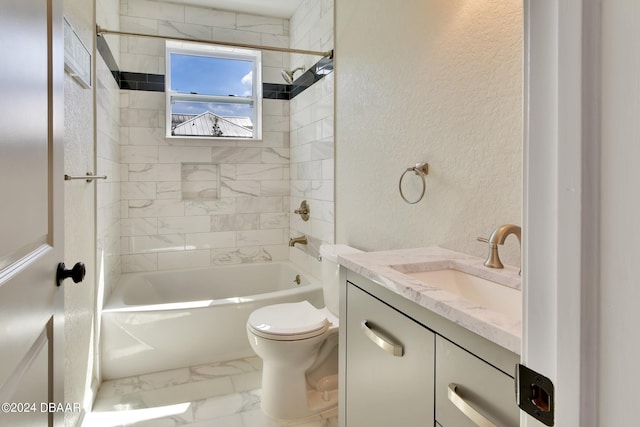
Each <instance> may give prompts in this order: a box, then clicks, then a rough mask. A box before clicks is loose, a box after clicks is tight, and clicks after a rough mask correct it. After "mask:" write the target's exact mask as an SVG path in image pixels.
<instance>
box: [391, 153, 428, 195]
mask: <svg viewBox="0 0 640 427" xmlns="http://www.w3.org/2000/svg"><path fill="white" fill-rule="evenodd" d="M408 172H415V174H416V175H418V176H419V177H420V178H422V192H421V193H420V196H419V197H418V199H417V200H415V201H413V202H412V201H409V200H407V198H406V197H405V196H404V193H403V192H402V180H403V179H404V176H405V175H406V174H407V173H408ZM428 174H429V163H427V162H424V163H416V164H415V165H414V166H413V167H410V168H407V170H405V171H404V172H403V173H402V175H400V182H398V190H400V197H402V200H404V201H405V202H407V203H409V204H410V205H415V204H416V203H418V202H419V201H420V200H422V198H423V197H424V193H425V191H426V190H427V182H426V180H425V176H427V175H428Z"/></svg>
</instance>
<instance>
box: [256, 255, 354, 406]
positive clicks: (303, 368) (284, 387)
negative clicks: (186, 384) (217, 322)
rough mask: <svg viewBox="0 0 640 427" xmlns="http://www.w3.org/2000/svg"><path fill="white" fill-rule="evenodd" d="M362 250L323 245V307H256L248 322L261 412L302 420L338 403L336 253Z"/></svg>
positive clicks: (278, 305) (305, 304) (337, 281)
mask: <svg viewBox="0 0 640 427" xmlns="http://www.w3.org/2000/svg"><path fill="white" fill-rule="evenodd" d="M355 252H360V251H359V250H357V249H354V248H351V247H349V246H345V245H322V246H320V256H321V258H322V290H323V295H324V302H325V307H323V308H320V309H318V308H316V307H314V306H313V305H311V304H310V303H309V302H308V301H301V302H296V303H286V304H274V305H270V306H266V307H262V308H259V309H257V310H255V311H254V312H253V313H251V315H250V316H249V320H248V321H247V336H248V337H249V342H250V344H251V347H252V348H253V350H254V351H255V352H256V354H257V355H258V356H260V358H262V366H263V367H262V403H261V405H262V410H263V411H264V413H265V414H267V415H268V416H270V417H273V418H276V419H298V418H306V417H309V416H312V415H315V414H319V413H321V412H325V411H327V410H329V409H332V408H334V407H335V406H336V405H337V404H338V306H339V287H340V268H339V265H338V260H337V257H338V255H342V254H348V253H355Z"/></svg>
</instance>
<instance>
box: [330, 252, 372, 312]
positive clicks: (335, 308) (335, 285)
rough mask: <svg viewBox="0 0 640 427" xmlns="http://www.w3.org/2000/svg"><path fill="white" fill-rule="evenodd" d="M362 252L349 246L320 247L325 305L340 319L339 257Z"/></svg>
mask: <svg viewBox="0 0 640 427" xmlns="http://www.w3.org/2000/svg"><path fill="white" fill-rule="evenodd" d="M357 252H362V251H361V250H358V249H355V248H352V247H351V246H347V245H320V256H321V257H322V292H323V294H324V304H325V306H326V307H327V308H328V309H329V311H330V312H331V313H333V314H334V315H335V316H336V317H338V312H339V296H340V265H339V264H338V255H345V254H352V253H357Z"/></svg>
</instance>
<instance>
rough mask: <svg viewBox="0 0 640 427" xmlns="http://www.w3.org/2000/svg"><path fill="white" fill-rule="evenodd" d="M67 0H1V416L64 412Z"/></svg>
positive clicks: (31, 417)
mask: <svg viewBox="0 0 640 427" xmlns="http://www.w3.org/2000/svg"><path fill="white" fill-rule="evenodd" d="M61 3H62V2H60V1H59V0H21V1H3V2H0V58H2V59H0V61H1V62H2V65H1V66H0V93H2V96H1V97H0V129H2V131H1V133H0V200H1V201H2V202H1V205H0V219H1V221H0V349H1V351H0V404H2V408H1V411H0V425H10V426H23V425H37V426H41V425H61V424H62V419H63V415H64V414H63V412H62V411H52V410H49V409H50V405H48V402H56V401H61V400H62V398H63V396H62V384H63V377H62V376H63V366H64V365H63V357H64V351H63V341H62V338H63V334H64V332H63V327H62V325H63V316H62V309H63V307H62V303H63V295H62V288H61V287H57V286H56V280H55V274H56V266H57V263H58V262H59V261H60V260H62V259H63V241H62V239H63V198H64V197H63V192H62V191H63V188H62V183H63V172H62V161H63V159H62V139H61V137H62V132H63V129H62V127H63V125H64V124H63V121H62V119H63V116H62V113H63V110H64V106H63V98H62V95H63V94H62V88H63V86H62V77H63V70H64V68H63V67H64V64H63V58H64V54H63V42H62V9H61V7H62V4H61ZM53 409H59V408H55V407H54V408H53Z"/></svg>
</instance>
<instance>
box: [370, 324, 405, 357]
mask: <svg viewBox="0 0 640 427" xmlns="http://www.w3.org/2000/svg"><path fill="white" fill-rule="evenodd" d="M360 327H361V328H362V331H363V332H364V334H365V335H366V336H367V338H369V339H370V340H371V341H373V343H374V344H375V345H377V346H378V347H380V348H381V349H383V350H384V351H386V352H387V353H389V354H391V355H393V356H396V357H402V355H403V354H404V347H403V346H402V345H401V344H394V343H391V342H389V341H387V340H385V339H384V338H382V337H381V336H380V335H378V334H377V333H376V332H375V331H374V330H373V329H371V328H370V327H369V325H367V321H366V320H363V321H362V323H360Z"/></svg>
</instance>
